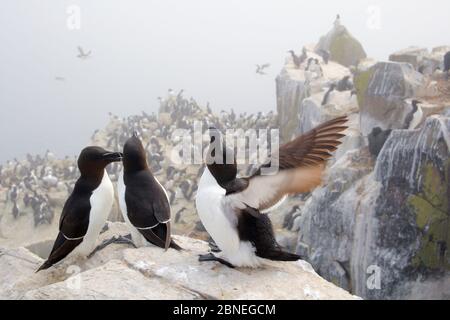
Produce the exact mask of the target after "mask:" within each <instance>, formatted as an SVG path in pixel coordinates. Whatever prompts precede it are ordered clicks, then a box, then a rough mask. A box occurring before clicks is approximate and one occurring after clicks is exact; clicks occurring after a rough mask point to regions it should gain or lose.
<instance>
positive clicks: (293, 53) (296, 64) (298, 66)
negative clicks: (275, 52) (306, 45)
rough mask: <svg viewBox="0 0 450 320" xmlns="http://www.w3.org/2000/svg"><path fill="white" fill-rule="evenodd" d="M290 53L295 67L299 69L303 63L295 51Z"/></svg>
mask: <svg viewBox="0 0 450 320" xmlns="http://www.w3.org/2000/svg"><path fill="white" fill-rule="evenodd" d="M288 53H290V54H291V57H292V63H293V64H294V65H295V67H296V68H297V69H299V68H300V65H301V64H302V63H301V61H300V57H299V56H297V55H296V54H295V52H294V50H289V51H288Z"/></svg>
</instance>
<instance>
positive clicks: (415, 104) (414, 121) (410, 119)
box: [403, 99, 423, 130]
mask: <svg viewBox="0 0 450 320" xmlns="http://www.w3.org/2000/svg"><path fill="white" fill-rule="evenodd" d="M421 103H422V102H421V101H419V100H415V99H414V100H412V101H411V107H412V110H411V112H410V113H408V115H407V116H406V118H405V125H404V127H403V129H409V130H413V129H415V128H416V127H417V126H418V125H419V124H420V122H421V121H422V117H423V111H422V108H421V107H420V106H419V104H421Z"/></svg>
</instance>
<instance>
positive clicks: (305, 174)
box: [226, 116, 347, 215]
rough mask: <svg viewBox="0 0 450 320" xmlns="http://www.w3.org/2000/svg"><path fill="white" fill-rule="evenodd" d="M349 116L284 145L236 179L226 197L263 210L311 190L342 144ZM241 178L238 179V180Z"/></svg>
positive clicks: (241, 206)
mask: <svg viewBox="0 0 450 320" xmlns="http://www.w3.org/2000/svg"><path fill="white" fill-rule="evenodd" d="M346 122H347V117H346V116H343V117H339V118H336V119H334V120H330V121H328V122H325V123H323V124H322V125H320V126H318V127H316V128H314V129H312V130H311V131H309V132H307V133H305V134H303V135H301V136H299V137H297V138H296V139H294V140H292V141H291V142H288V143H286V144H284V145H282V146H281V147H280V149H279V151H278V153H277V154H274V155H275V156H274V155H272V157H271V160H270V161H269V162H267V163H266V164H265V165H263V166H261V167H260V168H259V169H258V170H257V171H256V172H255V174H253V175H252V176H251V177H248V178H242V179H236V180H235V181H233V183H230V189H228V187H227V188H226V189H227V199H228V200H229V201H230V203H231V205H232V206H233V207H235V208H239V209H247V210H248V209H250V211H251V208H253V209H256V210H254V212H255V215H257V214H258V213H257V212H258V211H261V212H263V213H265V212H267V211H269V209H271V208H272V207H274V206H276V205H277V204H279V203H280V202H281V201H283V200H284V199H285V198H286V196H287V195H289V194H294V193H303V192H309V191H311V190H312V189H313V188H315V187H316V186H318V185H319V184H320V183H321V181H322V175H323V172H324V169H325V165H326V160H328V159H329V158H330V157H331V156H332V155H331V152H333V151H335V150H336V149H337V146H338V145H339V144H341V142H340V139H341V138H343V137H344V136H345V135H344V134H342V133H341V132H342V131H344V130H345V129H347V127H346V126H345V123H346ZM277 155H278V171H276V173H275V174H270V175H268V174H265V171H264V170H267V169H269V168H270V167H271V166H274V165H276V158H277V157H276V156H277ZM238 181H239V182H238Z"/></svg>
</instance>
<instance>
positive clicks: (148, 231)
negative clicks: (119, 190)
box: [125, 171, 170, 249]
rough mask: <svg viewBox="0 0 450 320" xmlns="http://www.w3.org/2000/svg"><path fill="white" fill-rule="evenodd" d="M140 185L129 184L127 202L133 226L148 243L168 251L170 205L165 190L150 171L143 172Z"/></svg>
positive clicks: (140, 174)
mask: <svg viewBox="0 0 450 320" xmlns="http://www.w3.org/2000/svg"><path fill="white" fill-rule="evenodd" d="M138 174H139V178H137V179H133V181H139V183H138V184H133V183H131V182H130V183H127V181H126V182H125V184H126V191H125V202H126V205H127V214H128V218H129V220H130V222H131V223H132V224H133V226H134V227H135V228H136V229H138V230H139V232H140V233H141V234H142V235H143V236H144V237H145V238H146V239H147V241H149V242H151V243H153V244H155V245H157V246H159V247H162V248H165V249H167V248H168V247H169V245H170V205H169V199H168V198H167V194H166V192H165V190H164V188H163V187H162V186H161V185H160V184H159V182H158V181H157V180H156V179H155V178H154V177H153V176H152V175H151V173H150V172H149V171H141V172H140V173H138Z"/></svg>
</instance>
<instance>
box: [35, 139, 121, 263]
mask: <svg viewBox="0 0 450 320" xmlns="http://www.w3.org/2000/svg"><path fill="white" fill-rule="evenodd" d="M121 160H122V154H121V153H118V152H109V151H106V150H105V149H103V148H100V147H87V148H85V149H83V150H82V151H81V154H80V156H79V157H78V168H79V170H80V173H81V176H80V178H79V179H78V180H77V182H76V183H75V187H74V189H73V192H72V193H71V195H70V196H69V198H68V199H67V201H66V203H65V204H64V207H63V211H62V214H61V218H60V221H59V233H58V236H57V238H56V240H55V243H54V245H53V249H52V251H51V253H50V256H49V257H48V259H47V261H45V262H44V264H43V265H42V266H41V267H40V268H39V269H38V270H37V271H40V270H44V269H47V268H49V267H51V266H52V265H54V264H55V263H57V262H59V261H61V260H62V259H64V258H65V257H66V256H67V255H68V254H69V253H78V254H81V255H84V256H87V255H88V254H89V253H91V252H92V251H93V250H94V247H95V241H96V240H97V237H98V235H99V233H100V231H101V230H102V228H103V226H104V225H105V222H106V219H107V218H108V215H109V213H110V211H111V207H112V205H113V201H114V189H113V185H112V183H111V180H110V179H109V177H108V174H107V173H106V170H105V168H106V166H107V165H108V164H110V163H112V162H115V161H121Z"/></svg>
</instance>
